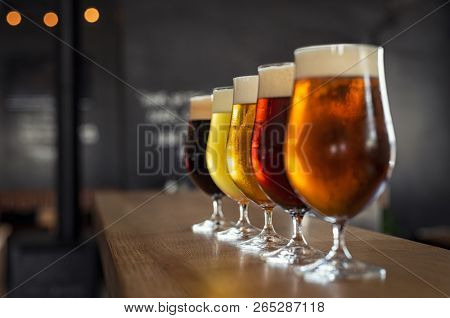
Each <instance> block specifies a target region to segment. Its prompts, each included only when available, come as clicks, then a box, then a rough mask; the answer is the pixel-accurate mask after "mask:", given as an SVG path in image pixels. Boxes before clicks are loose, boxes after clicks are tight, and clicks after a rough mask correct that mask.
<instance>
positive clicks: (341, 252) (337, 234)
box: [326, 221, 352, 259]
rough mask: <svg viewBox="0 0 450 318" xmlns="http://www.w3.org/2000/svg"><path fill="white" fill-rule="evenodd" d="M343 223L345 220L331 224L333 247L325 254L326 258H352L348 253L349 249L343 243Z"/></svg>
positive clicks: (344, 223)
mask: <svg viewBox="0 0 450 318" xmlns="http://www.w3.org/2000/svg"><path fill="white" fill-rule="evenodd" d="M345 225H346V221H340V222H337V223H335V224H333V247H332V248H331V251H330V252H329V253H328V255H327V256H326V258H327V259H330V258H346V259H351V258H352V255H351V254H350V252H349V250H348V249H347V245H346V244H345V236H344V234H345Z"/></svg>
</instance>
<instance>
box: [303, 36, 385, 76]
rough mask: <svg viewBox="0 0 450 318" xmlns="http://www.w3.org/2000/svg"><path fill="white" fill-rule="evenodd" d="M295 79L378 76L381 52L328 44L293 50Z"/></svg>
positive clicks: (376, 49)
mask: <svg viewBox="0 0 450 318" xmlns="http://www.w3.org/2000/svg"><path fill="white" fill-rule="evenodd" d="M294 55H295V77H296V78H305V77H325V76H342V77H344V76H373V77H377V76H378V65H380V62H381V65H382V63H383V48H381V47H377V46H373V45H363V44H331V45H320V46H309V47H304V48H299V49H297V50H295V52H294Z"/></svg>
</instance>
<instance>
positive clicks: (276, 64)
mask: <svg viewBox="0 0 450 318" xmlns="http://www.w3.org/2000/svg"><path fill="white" fill-rule="evenodd" d="M288 65H292V66H294V65H295V63H294V62H277V63H268V64H262V65H260V66H258V70H260V69H264V68H267V67H281V66H288Z"/></svg>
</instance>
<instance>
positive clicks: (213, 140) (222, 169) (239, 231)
mask: <svg viewBox="0 0 450 318" xmlns="http://www.w3.org/2000/svg"><path fill="white" fill-rule="evenodd" d="M232 106H233V87H221V88H215V89H214V91H213V105H212V119H211V128H210V131H209V138H208V147H207V149H206V162H207V165H208V170H209V173H210V175H211V178H212V179H213V180H214V182H215V183H216V185H217V186H218V187H219V188H220V189H221V190H222V191H223V192H224V193H225V194H226V195H227V196H228V197H230V198H231V199H233V200H235V201H236V202H237V203H238V205H239V219H238V220H237V222H236V223H235V224H234V225H233V226H232V227H230V228H229V229H227V230H225V231H221V232H218V233H216V237H217V239H218V240H219V241H226V242H229V243H233V244H238V243H239V242H242V241H245V240H248V239H250V238H252V237H254V236H255V235H257V234H258V233H259V232H260V230H259V229H258V228H256V227H254V226H253V225H251V224H250V220H249V219H248V203H249V199H248V198H247V197H246V196H245V195H244V194H243V193H242V191H241V190H239V188H238V186H236V184H235V183H234V182H233V179H232V178H231V176H230V173H229V171H228V167H227V141H228V134H229V131H230V122H231V109H232Z"/></svg>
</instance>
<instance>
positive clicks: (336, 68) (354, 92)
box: [186, 44, 395, 281]
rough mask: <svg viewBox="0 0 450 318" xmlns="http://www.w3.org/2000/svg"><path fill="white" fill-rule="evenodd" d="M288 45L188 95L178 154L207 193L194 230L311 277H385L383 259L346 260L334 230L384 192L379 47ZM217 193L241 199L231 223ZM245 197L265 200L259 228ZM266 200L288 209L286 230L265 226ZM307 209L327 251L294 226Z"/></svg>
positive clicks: (388, 152) (268, 222)
mask: <svg viewBox="0 0 450 318" xmlns="http://www.w3.org/2000/svg"><path fill="white" fill-rule="evenodd" d="M294 56H295V63H276V64H268V65H263V66H260V67H259V68H258V75H253V76H242V77H236V78H234V79H233V86H232V87H222V88H216V89H214V91H213V94H212V95H205V96H197V97H193V98H192V99H191V109H190V126H189V131H188V141H187V143H186V155H187V156H186V163H187V167H188V171H189V172H190V173H191V174H190V175H191V177H192V179H193V181H194V182H195V183H196V184H197V185H198V186H199V187H200V188H201V189H202V190H203V191H204V192H206V193H208V194H210V195H211V196H212V197H213V202H214V205H213V206H214V212H213V215H212V216H211V218H210V219H208V220H206V221H204V222H202V223H200V224H195V225H194V226H193V227H192V229H193V231H194V232H198V233H215V235H216V237H217V238H218V239H219V240H222V241H227V242H230V243H233V244H236V245H237V246H238V247H239V248H241V249H242V250H244V251H249V252H255V253H259V254H260V255H261V256H262V257H263V258H264V259H265V260H266V261H267V262H269V263H277V264H291V265H295V266H296V267H295V269H296V271H297V272H299V273H302V274H304V275H306V276H307V277H309V278H310V279H318V280H320V281H324V280H326V281H327V280H335V279H341V278H361V277H380V278H383V277H384V276H385V270H384V269H382V268H380V267H377V266H373V265H368V264H365V263H363V262H360V261H356V260H354V259H352V256H351V254H350V253H349V251H348V249H347V247H346V245H345V240H344V228H345V224H346V222H347V221H348V220H349V219H350V218H351V217H353V216H355V215H356V214H357V213H359V212H360V211H361V210H363V209H364V208H365V207H366V206H367V205H368V204H370V203H371V202H372V201H373V200H374V199H375V198H376V197H377V196H378V195H379V194H380V193H381V192H382V190H383V188H384V187H385V185H386V182H387V180H388V179H389V177H390V175H391V172H392V168H393V165H394V161H395V136H394V130H393V125H392V120H391V115H390V111H389V105H388V101H387V92H386V87H385V78H384V64H383V49H382V48H381V47H375V46H370V45H355V44H339V45H324V46H314V47H305V48H300V49H297V50H296V51H295V53H294ZM223 194H225V195H227V196H228V197H230V198H231V199H232V200H234V201H236V202H237V204H238V205H239V210H240V217H239V220H238V221H237V222H236V223H234V224H230V223H228V222H226V221H225V219H224V218H223V213H222V210H221V203H220V202H221V201H220V198H221V197H222V195H223ZM250 201H253V202H254V203H255V204H256V205H258V206H260V207H261V208H262V209H263V210H264V215H265V224H264V227H263V229H262V230H259V229H257V228H256V227H254V226H253V225H251V224H250V221H249V219H248V204H249V202H250ZM276 205H278V206H280V207H281V208H282V209H283V210H284V211H286V212H287V213H289V214H290V216H291V217H292V223H293V235H292V238H291V239H290V240H289V241H288V240H287V239H285V238H283V237H282V236H280V235H279V234H277V233H276V231H275V229H274V227H273V224H272V214H273V209H274V207H275V206H276ZM311 208H312V209H313V211H314V212H317V213H318V214H319V215H320V216H322V217H323V218H324V219H325V220H326V221H328V222H331V223H332V224H333V236H334V243H333V246H332V249H331V251H330V252H329V253H328V254H326V255H325V254H324V253H322V252H321V251H319V250H317V249H315V248H313V247H311V246H310V245H308V243H307V241H306V240H305V237H304V236H303V231H302V218H303V216H304V215H305V213H306V212H308V211H310V209H311Z"/></svg>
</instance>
